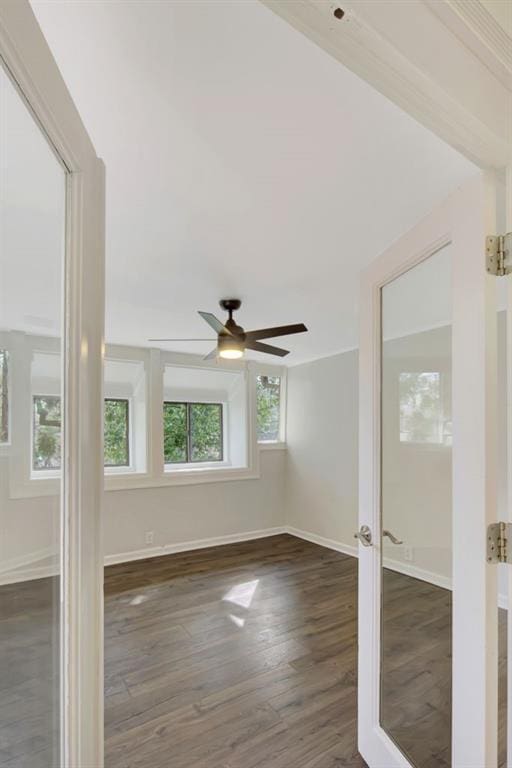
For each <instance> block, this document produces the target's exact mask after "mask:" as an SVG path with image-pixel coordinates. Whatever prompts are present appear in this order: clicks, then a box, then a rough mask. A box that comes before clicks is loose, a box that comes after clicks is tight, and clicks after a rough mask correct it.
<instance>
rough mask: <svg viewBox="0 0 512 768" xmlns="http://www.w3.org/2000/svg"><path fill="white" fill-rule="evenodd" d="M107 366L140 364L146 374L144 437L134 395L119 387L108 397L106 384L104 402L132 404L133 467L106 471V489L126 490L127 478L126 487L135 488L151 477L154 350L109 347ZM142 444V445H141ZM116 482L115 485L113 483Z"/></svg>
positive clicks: (131, 462)
mask: <svg viewBox="0 0 512 768" xmlns="http://www.w3.org/2000/svg"><path fill="white" fill-rule="evenodd" d="M105 362H106V363H107V362H127V363H138V364H140V365H142V366H143V370H144V373H143V375H144V403H145V405H144V408H145V418H144V421H145V429H144V433H141V432H139V431H137V428H138V424H137V419H136V418H135V414H134V397H133V393H132V392H130V391H128V390H127V389H125V387H124V385H120V386H119V387H116V386H115V385H113V386H109V388H108V393H106V392H105V389H106V386H105V382H103V389H104V392H103V402H105V400H108V399H109V398H114V399H115V398H120V399H121V398H122V399H125V400H126V399H127V400H128V401H129V407H130V413H129V429H130V433H129V440H130V464H129V466H127V467H126V466H123V467H105V466H104V467H103V471H104V475H105V488H106V490H110V489H111V487H112V486H114V487H115V488H118V487H122V483H123V480H124V479H125V478H126V481H127V484H126V486H125V487H128V488H130V487H133V483H134V482H138V481H141V482H144V481H145V480H146V479H147V478H148V477H150V470H149V465H150V439H151V438H150V429H151V420H150V412H151V377H152V373H153V372H152V367H151V350H149V349H144V348H142V347H129V346H124V345H121V344H109V345H107V347H106V350H105ZM139 441H140V442H139ZM138 452H140V453H141V454H142V456H143V460H142V462H141V464H142V468H139V467H138V464H137V460H136V455H137V453H138ZM113 478H115V482H114V481H113Z"/></svg>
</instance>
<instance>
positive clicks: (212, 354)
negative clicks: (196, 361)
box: [203, 347, 217, 360]
mask: <svg viewBox="0 0 512 768" xmlns="http://www.w3.org/2000/svg"><path fill="white" fill-rule="evenodd" d="M214 357H217V347H214V348H213V349H212V351H211V352H208V354H207V355H205V356H204V357H203V360H213V358H214Z"/></svg>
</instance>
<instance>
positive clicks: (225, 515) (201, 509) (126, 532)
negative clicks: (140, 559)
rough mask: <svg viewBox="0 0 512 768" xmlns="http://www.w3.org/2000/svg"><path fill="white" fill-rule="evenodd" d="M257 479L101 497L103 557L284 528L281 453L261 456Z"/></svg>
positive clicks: (283, 470) (129, 492)
mask: <svg viewBox="0 0 512 768" xmlns="http://www.w3.org/2000/svg"><path fill="white" fill-rule="evenodd" d="M260 471H261V477H260V478H258V479H256V480H232V481H224V482H216V483H202V484H198V485H182V486H173V487H171V488H165V487H162V488H140V489H133V490H125V491H108V492H107V493H106V494H105V517H104V519H105V527H104V541H105V554H106V555H107V556H109V555H117V554H119V553H130V552H132V551H133V550H140V549H144V548H146V547H147V548H148V549H149V550H151V549H152V546H148V545H146V544H145V532H146V531H154V545H153V546H156V547H165V546H169V545H171V546H172V545H176V544H179V543H183V542H191V541H197V540H201V539H207V538H213V537H223V536H230V535H232V534H243V533H248V532H251V531H257V530H261V529H267V528H273V527H276V526H283V525H284V476H285V451H262V452H261V457H260Z"/></svg>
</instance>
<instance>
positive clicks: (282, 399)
mask: <svg viewBox="0 0 512 768" xmlns="http://www.w3.org/2000/svg"><path fill="white" fill-rule="evenodd" d="M249 365H250V368H251V371H252V374H253V378H254V385H255V387H256V378H257V377H258V376H279V378H280V379H281V383H280V393H279V439H278V440H258V438H257V434H258V424H257V422H256V439H257V443H258V448H259V449H260V451H283V450H286V395H287V390H288V376H287V372H288V369H287V368H286V367H285V366H284V365H270V364H266V363H254V362H251V363H250V364H249ZM254 407H255V411H256V415H257V407H258V403H257V395H256V397H255V403H254Z"/></svg>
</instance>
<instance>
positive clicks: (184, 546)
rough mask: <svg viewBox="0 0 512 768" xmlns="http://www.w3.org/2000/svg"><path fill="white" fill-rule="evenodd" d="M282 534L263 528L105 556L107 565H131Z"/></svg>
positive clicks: (281, 528)
mask: <svg viewBox="0 0 512 768" xmlns="http://www.w3.org/2000/svg"><path fill="white" fill-rule="evenodd" d="M280 533H286V528H285V527H284V526H276V527H274V528H263V529H261V530H259V531H244V532H243V533H229V534H227V535H226V536H213V537H210V538H208V539H195V540H193V541H182V542H179V543H178V544H164V545H163V546H161V547H147V548H145V549H136V550H132V551H130V552H118V553H116V554H114V555H106V556H105V565H116V564H117V563H129V562H131V561H133V560H145V559H146V558H148V557H160V556H161V555H172V554H175V553H176V552H189V551H191V550H194V549H206V548H207V547H219V546H222V545H224V544H236V543H237V542H239V541H253V540H255V539H265V538H267V537H268V536H277V535H279V534H280Z"/></svg>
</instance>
